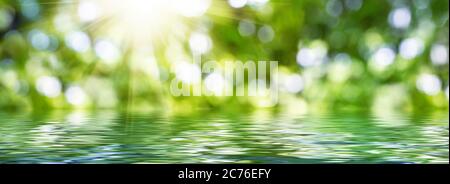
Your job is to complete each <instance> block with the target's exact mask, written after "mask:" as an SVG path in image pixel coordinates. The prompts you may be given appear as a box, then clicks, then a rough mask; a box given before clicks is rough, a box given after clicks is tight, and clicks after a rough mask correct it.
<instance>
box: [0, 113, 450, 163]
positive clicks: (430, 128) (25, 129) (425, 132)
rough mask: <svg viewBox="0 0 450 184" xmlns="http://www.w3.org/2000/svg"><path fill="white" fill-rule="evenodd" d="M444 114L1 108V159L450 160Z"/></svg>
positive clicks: (61, 160)
mask: <svg viewBox="0 0 450 184" xmlns="http://www.w3.org/2000/svg"><path fill="white" fill-rule="evenodd" d="M448 125H449V120H448V115H442V116H435V117H432V118H429V117H428V118H423V117H422V118H417V117H415V118H407V117H400V116H398V117H397V116H395V117H390V118H383V117H368V116H361V115H326V116H323V115H322V116H314V115H305V116H294V115H270V114H268V113H259V114H252V115H235V114H234V115H223V114H210V115H202V116H200V115H198V116H187V117H186V116H185V117H181V116H180V117H173V116H165V115H161V114H152V115H138V114H133V115H130V114H120V113H110V112H99V113H61V114H52V115H48V116H44V115H39V116H33V115H22V116H14V115H7V114H0V163H448V162H449V159H448V156H449V147H448V141H449V140H448V136H449V134H448V132H449V130H448Z"/></svg>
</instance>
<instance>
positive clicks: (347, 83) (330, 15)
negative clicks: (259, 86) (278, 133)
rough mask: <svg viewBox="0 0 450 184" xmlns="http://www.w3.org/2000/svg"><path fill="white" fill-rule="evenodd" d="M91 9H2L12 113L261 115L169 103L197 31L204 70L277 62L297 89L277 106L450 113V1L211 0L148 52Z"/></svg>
mask: <svg viewBox="0 0 450 184" xmlns="http://www.w3.org/2000/svg"><path fill="white" fill-rule="evenodd" d="M82 2H85V1H66V0H61V1H57V0H48V1H45V0H39V1H38V0H1V1H0V109H1V110H2V111H3V110H35V111H46V110H49V109H65V108H68V109H79V108H83V109H84V108H88V109H99V108H118V109H128V110H130V109H133V110H152V109H164V110H174V111H186V110H187V111H190V110H195V109H198V108H202V109H203V108H207V109H230V110H231V109H233V110H237V111H241V110H251V109H254V108H260V107H259V106H258V100H259V99H254V98H239V97H206V96H204V97H173V96H172V95H170V93H169V84H170V80H171V79H172V78H174V77H176V76H175V75H174V74H173V72H172V70H173V67H176V65H178V64H179V63H178V62H176V61H175V60H192V56H191V54H190V50H191V49H193V48H190V47H192V45H190V44H189V42H190V39H189V38H190V37H191V35H193V34H194V33H202V34H203V35H206V37H207V38H209V39H210V41H211V45H210V46H211V48H210V49H209V50H208V52H205V53H204V54H203V59H204V60H205V61H206V60H215V61H219V62H223V61H227V60H241V61H247V60H268V61H279V62H280V72H281V73H280V74H281V75H284V76H287V77H288V78H289V77H290V78H291V79H296V80H288V81H287V82H286V85H287V86H286V88H287V89H285V90H284V91H283V90H282V91H281V93H280V102H279V105H277V106H276V107H275V108H274V109H280V110H283V111H294V112H297V113H304V112H308V111H336V110H342V109H362V110H367V111H371V112H375V113H390V112H416V113H419V112H420V113H422V112H432V111H436V110H448V80H449V79H448V69H449V68H448V19H449V12H448V6H449V4H448V3H449V1H446V0H411V1H409V0H329V1H325V0H271V1H267V2H266V1H265V0H249V1H242V2H244V3H245V2H246V3H247V4H246V6H245V7H238V8H234V7H232V6H230V5H234V6H236V7H237V6H238V4H232V3H230V2H232V1H227V0H213V1H211V2H210V4H209V9H208V10H207V12H205V13H204V14H203V15H201V16H197V17H178V18H177V21H176V22H175V23H174V25H176V27H175V26H174V27H171V29H170V30H163V28H161V32H164V34H160V35H158V40H157V41H156V40H152V41H148V42H145V43H148V44H140V45H139V46H135V45H133V44H132V43H131V44H130V43H129V42H128V41H129V40H127V39H124V38H123V37H124V36H120V34H124V35H127V34H128V35H129V34H135V33H136V32H135V31H133V30H132V27H125V26H123V25H121V26H120V28H122V29H123V30H122V31H121V32H120V31H119V32H114V31H113V28H112V26H111V25H112V24H114V18H105V19H101V20H100V18H98V19H99V20H94V21H91V22H83V21H82V20H80V19H83V18H84V19H89V18H90V17H89V15H88V13H89V12H90V13H92V11H89V10H91V9H89V8H88V9H87V10H86V11H85V12H83V11H81V10H80V7H82V6H81V5H80V4H82ZM233 2H235V3H239V2H241V1H233ZM149 11H151V7H149ZM80 12H81V13H80ZM93 15H94V14H92V16H93ZM158 18H159V19H161V20H164V21H165V19H164V17H158ZM111 22H112V23H111ZM142 24H146V22H145V21H143V22H142ZM180 27H181V28H180ZM152 29H159V28H158V27H156V28H152ZM109 31H111V32H109ZM152 32H155V31H154V30H153V31H152ZM156 32H158V31H157V30H156ZM111 35H112V36H111ZM191 41H192V37H191ZM201 41H202V39H200V42H201ZM203 41H204V40H203ZM293 76H299V77H297V78H295V77H293ZM205 77H206V76H205ZM283 82H285V81H281V83H283ZM298 83H301V85H298ZM292 85H296V86H298V88H296V89H289V88H290V87H289V86H292Z"/></svg>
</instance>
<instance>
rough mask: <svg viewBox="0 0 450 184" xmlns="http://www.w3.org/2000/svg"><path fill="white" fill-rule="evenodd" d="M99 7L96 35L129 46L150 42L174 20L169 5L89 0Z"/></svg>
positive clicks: (141, 0) (159, 1)
mask: <svg viewBox="0 0 450 184" xmlns="http://www.w3.org/2000/svg"><path fill="white" fill-rule="evenodd" d="M91 1H93V2H94V3H96V5H97V6H98V7H99V11H100V12H101V16H100V18H99V20H98V24H101V26H99V27H100V29H99V30H97V31H98V32H100V33H102V34H106V35H110V36H112V37H115V38H118V39H120V40H121V41H124V42H129V43H131V44H142V43H147V42H153V41H155V40H156V39H158V38H161V36H162V35H163V34H165V33H167V31H168V30H170V29H171V26H172V25H173V23H174V22H175V20H176V19H177V18H178V17H177V15H176V12H174V9H173V8H172V5H171V4H170V1H165V0H126V1H125V0H91Z"/></svg>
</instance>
